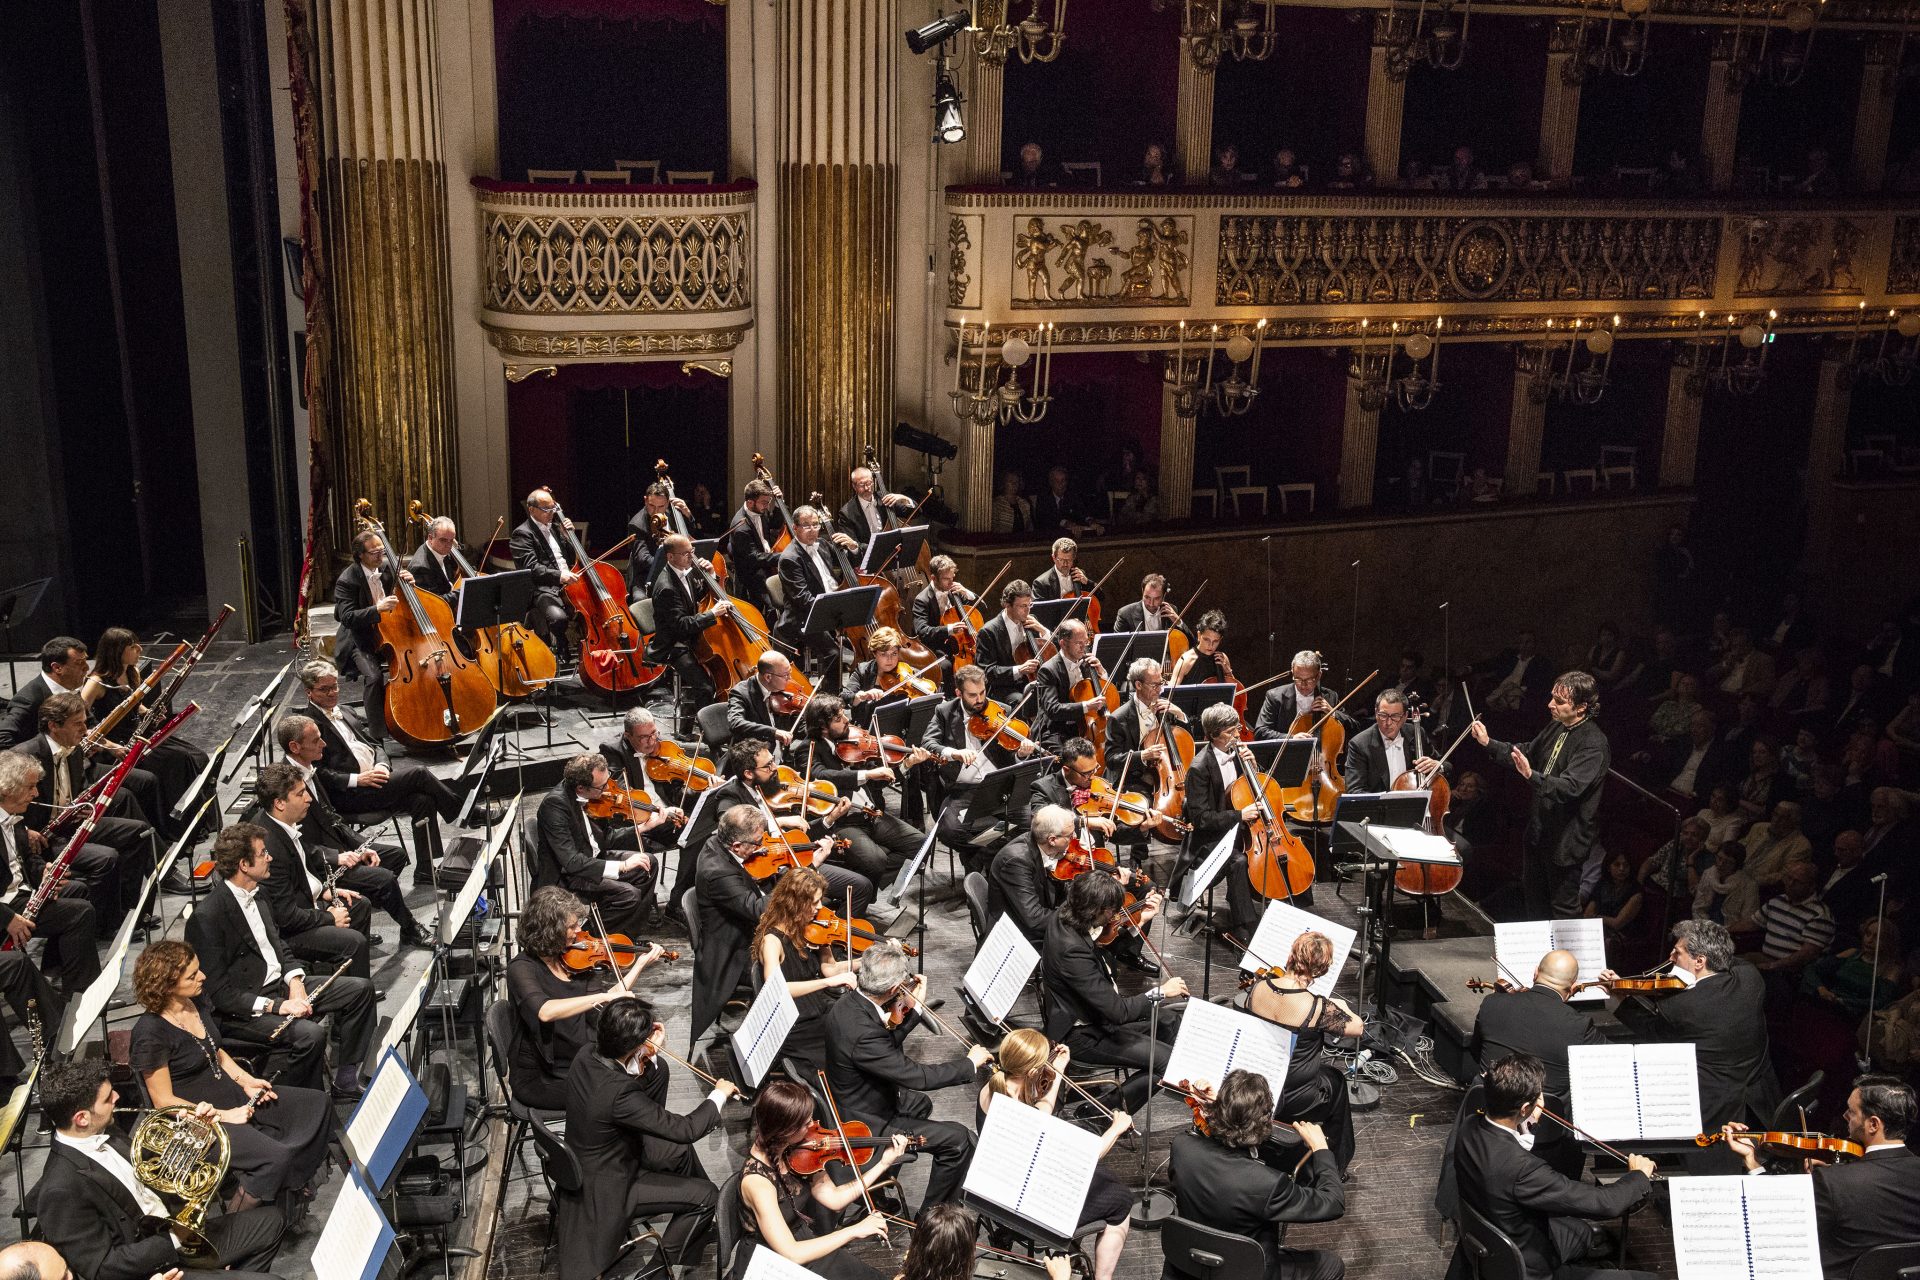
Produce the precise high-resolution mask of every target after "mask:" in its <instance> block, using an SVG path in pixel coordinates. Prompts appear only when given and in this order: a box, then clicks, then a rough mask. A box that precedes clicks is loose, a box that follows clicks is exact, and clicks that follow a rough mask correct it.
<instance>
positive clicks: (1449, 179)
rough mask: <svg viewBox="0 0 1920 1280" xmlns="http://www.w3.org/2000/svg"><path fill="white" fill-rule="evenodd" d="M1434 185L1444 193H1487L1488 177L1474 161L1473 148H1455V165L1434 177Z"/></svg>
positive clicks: (1449, 166)
mask: <svg viewBox="0 0 1920 1280" xmlns="http://www.w3.org/2000/svg"><path fill="white" fill-rule="evenodd" d="M1434 185H1435V186H1437V187H1439V188H1440V190H1442V191H1485V190H1486V189H1487V175H1486V173H1485V172H1484V171H1482V170H1481V168H1480V165H1479V163H1478V162H1477V161H1475V160H1474V158H1473V148H1472V147H1455V148H1454V149H1453V163H1452V164H1450V165H1448V166H1447V167H1446V168H1444V169H1442V170H1440V171H1439V172H1438V173H1436V174H1435V175H1434Z"/></svg>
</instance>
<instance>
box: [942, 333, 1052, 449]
mask: <svg viewBox="0 0 1920 1280" xmlns="http://www.w3.org/2000/svg"><path fill="white" fill-rule="evenodd" d="M1036 336H1037V337H1038V338H1039V343H1038V345H1037V346H1036V345H1035V344H1034V343H1032V342H1030V341H1028V340H1027V339H1026V338H1024V337H1022V336H1021V335H1020V334H1018V333H1013V332H1007V331H1003V332H1002V334H1001V338H1000V342H999V346H998V348H997V354H998V355H999V363H998V364H997V365H990V364H989V363H988V360H989V353H990V352H994V351H996V348H995V346H994V341H993V331H992V329H991V328H990V327H988V326H985V325H982V326H981V329H980V343H979V348H978V355H977V358H976V357H974V356H969V355H968V354H967V347H968V345H969V343H970V342H971V339H970V338H969V337H968V336H967V324H966V321H964V320H963V321H961V322H960V332H959V336H958V339H957V341H956V342H955V344H954V361H953V389H952V390H951V391H949V392H948V393H947V397H948V399H950V400H951V401H952V402H953V412H954V416H955V417H957V418H959V419H960V420H961V421H963V422H972V423H975V424H977V425H980V426H985V425H987V424H988V423H990V422H994V421H996V420H997V421H999V422H1024V423H1034V422H1038V421H1040V420H1041V419H1042V418H1044V417H1046V416H1047V407H1048V406H1049V405H1051V404H1052V403H1053V343H1054V337H1053V325H1052V324H1043V325H1040V326H1039V327H1038V333H1037V335H1036ZM1028 361H1032V362H1033V387H1032V389H1031V390H1029V389H1028V388H1027V387H1026V386H1024V385H1023V384H1022V383H1021V370H1022V369H1024V368H1026V366H1027V363H1028ZM969 372H971V377H969ZM969 382H971V384H972V385H971V386H969V385H968V384H969Z"/></svg>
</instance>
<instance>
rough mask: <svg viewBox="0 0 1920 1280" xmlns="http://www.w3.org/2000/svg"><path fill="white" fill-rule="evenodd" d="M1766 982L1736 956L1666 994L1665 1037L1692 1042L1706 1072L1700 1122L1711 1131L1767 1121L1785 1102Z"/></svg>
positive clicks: (1662, 1007)
mask: <svg viewBox="0 0 1920 1280" xmlns="http://www.w3.org/2000/svg"><path fill="white" fill-rule="evenodd" d="M1765 1004H1766V981H1765V979H1764V977H1763V976H1762V975H1761V973H1760V971H1759V970H1758V969H1756V968H1754V967H1753V966H1752V965H1750V964H1748V963H1747V962H1746V961H1744V960H1736V961H1734V963H1733V967H1732V968H1731V969H1729V970H1728V971H1727V972H1725V973H1717V974H1709V975H1708V976H1707V977H1705V978H1702V979H1701V980H1700V981H1699V982H1698V983H1697V984H1696V985H1694V986H1693V987H1691V988H1689V989H1688V990H1686V991H1681V992H1677V993H1676V994H1674V995H1670V996H1663V997H1661V999H1660V1001H1659V1003H1658V1004H1656V1005H1655V1006H1654V1009H1655V1011H1656V1012H1657V1013H1658V1014H1659V1017H1660V1025H1661V1028H1662V1032H1663V1035H1662V1037H1661V1038H1662V1039H1665V1040H1669V1041H1673V1042H1676V1043H1679V1042H1688V1041H1690V1042H1692V1044H1693V1063H1694V1070H1695V1072H1696V1073H1697V1074H1698V1075H1699V1077H1700V1122H1701V1125H1702V1127H1703V1128H1704V1129H1705V1130H1706V1132H1708V1133H1715V1132H1718V1130H1719V1128H1720V1126H1721V1125H1723V1124H1725V1123H1727V1122H1728V1121H1729V1120H1746V1121H1748V1122H1749V1123H1753V1124H1758V1125H1764V1124H1765V1123H1766V1122H1767V1121H1768V1120H1769V1118H1770V1117H1771V1116H1772V1115H1773V1109H1774V1107H1775V1106H1777V1105H1778V1104H1779V1102H1780V1086H1779V1082H1778V1081H1777V1080H1776V1079H1775V1078H1774V1074H1773V1060H1772V1058H1771V1056H1769V1054H1768V1052H1767V1017H1766V1011H1765Z"/></svg>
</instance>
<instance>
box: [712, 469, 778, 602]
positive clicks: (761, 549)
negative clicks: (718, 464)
mask: <svg viewBox="0 0 1920 1280" xmlns="http://www.w3.org/2000/svg"><path fill="white" fill-rule="evenodd" d="M779 497H780V487H779V486H778V485H776V484H773V483H772V482H770V481H767V480H763V479H761V478H760V477H758V476H755V477H754V478H753V479H751V480H749V481H747V487H746V491H745V493H744V494H743V495H742V500H741V503H740V509H739V510H738V511H736V512H734V513H733V522H732V524H731V525H730V526H729V532H728V534H727V568H728V575H727V587H728V590H730V591H732V592H733V593H734V594H735V595H737V596H739V597H740V598H742V599H743V600H745V601H747V602H748V603H749V604H751V605H753V607H754V608H756V609H758V610H760V612H761V613H763V614H766V615H768V616H772V614H773V597H772V596H770V595H768V594H767V579H768V578H771V577H773V576H775V575H776V574H778V573H779V572H780V555H779V553H778V552H777V551H775V550H774V549H773V544H774V543H776V542H778V541H779V540H780V535H781V534H783V533H785V532H786V524H785V522H784V521H782V520H781V519H780V515H779V513H778V512H776V511H775V510H774V509H773V504H774V502H775V500H776V499H778V498H779Z"/></svg>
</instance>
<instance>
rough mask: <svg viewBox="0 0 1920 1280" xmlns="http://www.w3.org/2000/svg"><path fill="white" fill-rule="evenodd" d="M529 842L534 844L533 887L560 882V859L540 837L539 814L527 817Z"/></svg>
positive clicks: (542, 887)
mask: <svg viewBox="0 0 1920 1280" xmlns="http://www.w3.org/2000/svg"><path fill="white" fill-rule="evenodd" d="M527 843H528V844H529V845H531V846H533V851H534V852H533V887H534V888H536V889H544V888H546V887H547V886H548V885H550V884H559V883H560V861H559V859H557V858H555V857H554V856H553V850H551V849H549V848H547V842H546V841H545V840H542V839H541V838H540V818H539V815H538V814H536V815H535V816H533V817H531V818H529V819H527Z"/></svg>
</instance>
